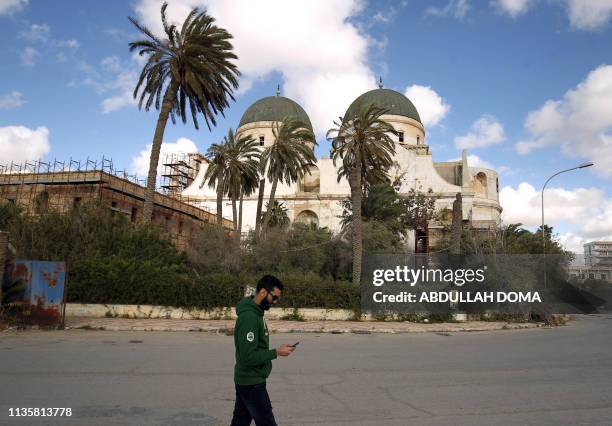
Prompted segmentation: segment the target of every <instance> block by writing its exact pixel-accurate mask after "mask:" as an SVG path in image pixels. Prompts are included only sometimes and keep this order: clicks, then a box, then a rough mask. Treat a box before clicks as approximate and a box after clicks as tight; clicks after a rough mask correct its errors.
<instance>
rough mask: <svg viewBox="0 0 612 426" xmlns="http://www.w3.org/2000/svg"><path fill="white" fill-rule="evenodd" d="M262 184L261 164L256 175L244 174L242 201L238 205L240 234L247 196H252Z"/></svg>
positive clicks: (240, 233)
mask: <svg viewBox="0 0 612 426" xmlns="http://www.w3.org/2000/svg"><path fill="white" fill-rule="evenodd" d="M259 184H260V180H259V165H258V168H257V174H255V175H250V174H248V175H243V176H242V188H241V191H240V201H239V207H238V234H239V235H242V204H243V199H244V197H245V196H247V197H250V196H251V195H252V194H253V193H254V192H255V191H256V190H257V187H258V186H259Z"/></svg>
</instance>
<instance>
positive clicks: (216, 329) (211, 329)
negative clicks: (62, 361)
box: [65, 322, 545, 336]
mask: <svg viewBox="0 0 612 426" xmlns="http://www.w3.org/2000/svg"><path fill="white" fill-rule="evenodd" d="M416 325H418V324H415V326H416ZM465 325H468V324H465ZM542 327H545V326H544V324H542V323H491V325H490V326H487V327H474V328H471V327H465V326H463V327H459V328H457V327H445V326H444V325H443V324H441V325H440V326H438V327H435V326H434V327H431V326H429V327H427V328H425V327H421V328H415V327H414V326H413V327H410V326H409V327H407V328H400V329H395V328H388V327H380V328H378V327H371V328H350V327H321V328H300V327H278V328H270V332H271V333H272V334H281V333H315V334H407V333H469V332H483V331H500V330H525V329H534V328H542ZM65 330H100V331H158V332H159V331H169V332H200V333H211V334H224V335H227V336H230V335H233V334H234V329H233V328H227V327H221V326H184V327H181V326H171V327H170V326H157V325H153V326H130V325H96V324H95V322H93V323H92V324H89V323H83V324H78V325H70V326H66V327H65Z"/></svg>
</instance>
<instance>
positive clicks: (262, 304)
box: [259, 297, 270, 311]
mask: <svg viewBox="0 0 612 426" xmlns="http://www.w3.org/2000/svg"><path fill="white" fill-rule="evenodd" d="M259 307H260V308H261V309H263V310H264V311H267V310H268V309H270V301H269V300H268V298H267V297H264V299H263V300H262V301H261V302H260V303H259Z"/></svg>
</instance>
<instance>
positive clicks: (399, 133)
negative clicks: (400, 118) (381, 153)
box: [397, 132, 404, 142]
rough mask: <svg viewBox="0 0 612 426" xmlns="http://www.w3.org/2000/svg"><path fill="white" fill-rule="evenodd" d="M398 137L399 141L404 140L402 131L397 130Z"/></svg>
mask: <svg viewBox="0 0 612 426" xmlns="http://www.w3.org/2000/svg"><path fill="white" fill-rule="evenodd" d="M397 135H398V137H399V141H400V142H404V132H398V134H397Z"/></svg>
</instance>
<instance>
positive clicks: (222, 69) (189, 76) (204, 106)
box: [129, 3, 240, 223]
mask: <svg viewBox="0 0 612 426" xmlns="http://www.w3.org/2000/svg"><path fill="white" fill-rule="evenodd" d="M167 7H168V4H167V3H164V4H163V5H162V7H161V20H162V24H163V27H164V33H165V34H164V37H165V38H163V39H162V38H159V37H157V36H156V35H155V34H153V33H152V32H151V31H150V30H149V29H148V28H147V27H145V26H144V25H142V24H140V23H139V22H138V21H137V20H136V19H134V18H132V17H130V18H129V19H130V21H131V22H132V23H133V24H134V25H135V26H136V28H138V30H140V32H141V33H142V34H144V35H145V36H146V38H145V39H144V40H139V41H134V42H131V43H130V44H129V46H130V51H131V52H132V51H138V53H139V55H141V56H142V55H146V56H148V60H147V62H146V63H145V65H144V67H143V68H142V71H141V72H140V77H139V79H138V83H137V84H136V88H135V89H134V98H137V97H140V99H139V103H138V106H139V108H142V107H143V105H144V108H145V110H146V111H148V110H149V109H150V108H151V106H152V105H154V106H155V108H156V109H158V110H160V112H159V116H158V118H157V126H156V127H155V135H154V136H153V143H152V146H151V159H150V162H149V173H148V176H147V190H146V192H145V203H144V209H143V221H144V222H145V223H146V222H150V221H151V216H152V213H153V198H154V196H155V180H156V177H157V165H158V163H159V153H160V150H161V144H162V140H163V138H164V130H165V128H166V123H167V122H168V117H170V118H172V122H173V123H175V122H176V117H177V116H178V117H180V118H181V120H182V121H183V123H185V122H186V121H187V110H188V109H189V111H190V112H191V116H192V119H193V123H194V125H195V127H196V129H198V128H199V126H198V120H197V115H198V114H199V113H202V115H203V116H204V120H205V122H206V125H207V126H208V128H209V129H210V126H211V124H212V125H213V126H214V125H216V124H217V123H216V119H215V117H216V115H217V114H219V113H221V114H222V115H223V110H224V109H225V108H227V107H228V106H229V99H231V100H234V97H233V96H232V93H233V90H234V89H236V88H237V87H238V79H237V77H238V76H239V75H240V73H239V71H238V69H237V68H236V65H235V64H234V63H233V62H232V60H235V59H237V58H238V57H237V56H236V55H235V54H234V53H233V46H232V44H231V43H230V39H231V38H232V35H231V34H230V33H228V32H227V31H226V30H225V29H223V28H220V27H217V26H216V25H215V20H214V18H212V17H211V16H210V15H208V14H207V13H206V11H202V12H200V11H199V10H198V9H197V8H195V9H193V10H192V11H191V12H190V13H189V15H187V18H185V21H184V22H183V25H182V27H181V28H180V29H179V28H177V27H176V25H170V24H169V23H168V21H167V18H166V8H167ZM139 94H140V95H139ZM187 105H189V106H187Z"/></svg>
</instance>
